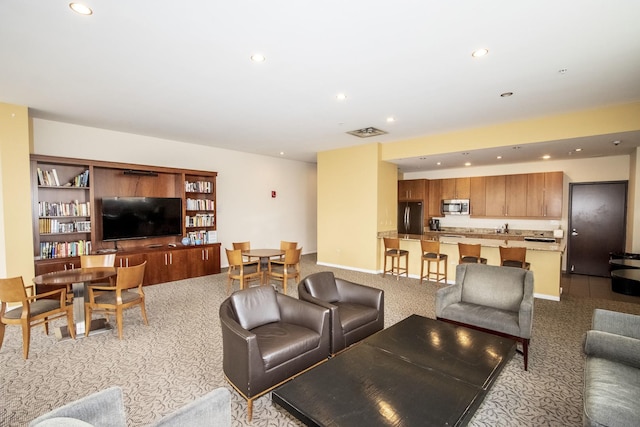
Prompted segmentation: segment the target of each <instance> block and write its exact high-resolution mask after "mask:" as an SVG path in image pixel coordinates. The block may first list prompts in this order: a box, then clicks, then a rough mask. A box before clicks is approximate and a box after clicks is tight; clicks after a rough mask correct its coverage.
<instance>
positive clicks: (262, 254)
mask: <svg viewBox="0 0 640 427" xmlns="http://www.w3.org/2000/svg"><path fill="white" fill-rule="evenodd" d="M284 253H285V251H283V250H282V249H250V250H246V251H242V255H243V256H246V257H247V258H249V259H251V258H260V270H261V271H262V276H261V278H260V284H263V283H264V280H265V277H264V276H265V273H264V272H265V271H266V270H268V269H269V258H273V257H276V256H277V257H280V256H282V255H284Z"/></svg>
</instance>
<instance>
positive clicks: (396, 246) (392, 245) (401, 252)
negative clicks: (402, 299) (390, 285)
mask: <svg viewBox="0 0 640 427" xmlns="http://www.w3.org/2000/svg"><path fill="white" fill-rule="evenodd" d="M389 257H391V269H389V270H387V258H389ZM402 258H404V268H402V267H400V260H401V259H402ZM382 270H383V271H382V276H384V275H385V274H387V273H391V274H392V275H393V274H395V275H396V280H398V279H399V278H400V274H401V273H402V272H404V273H405V274H406V275H407V277H409V251H408V250H406V249H400V239H397V238H391V237H385V238H384V267H383V269H382Z"/></svg>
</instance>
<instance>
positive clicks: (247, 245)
mask: <svg viewBox="0 0 640 427" xmlns="http://www.w3.org/2000/svg"><path fill="white" fill-rule="evenodd" d="M232 245H233V249H240V251H242V252H245V251H250V250H251V242H233V243H232ZM245 260H246V261H251V257H245Z"/></svg>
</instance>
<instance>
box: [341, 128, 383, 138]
mask: <svg viewBox="0 0 640 427" xmlns="http://www.w3.org/2000/svg"><path fill="white" fill-rule="evenodd" d="M347 133H348V134H349V135H353V136H357V137H358V138H369V137H370V136H378V135H384V134H386V133H388V132H385V131H383V130H380V129H376V128H374V127H368V128H362V129H358V130H352V131H350V132H347Z"/></svg>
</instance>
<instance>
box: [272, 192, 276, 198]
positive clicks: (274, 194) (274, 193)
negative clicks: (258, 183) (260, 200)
mask: <svg viewBox="0 0 640 427" xmlns="http://www.w3.org/2000/svg"><path fill="white" fill-rule="evenodd" d="M271 198H272V199H275V198H276V192H275V191H272V192H271Z"/></svg>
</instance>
